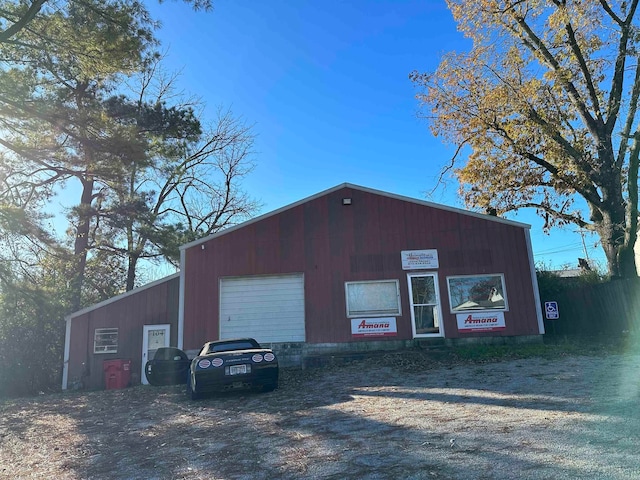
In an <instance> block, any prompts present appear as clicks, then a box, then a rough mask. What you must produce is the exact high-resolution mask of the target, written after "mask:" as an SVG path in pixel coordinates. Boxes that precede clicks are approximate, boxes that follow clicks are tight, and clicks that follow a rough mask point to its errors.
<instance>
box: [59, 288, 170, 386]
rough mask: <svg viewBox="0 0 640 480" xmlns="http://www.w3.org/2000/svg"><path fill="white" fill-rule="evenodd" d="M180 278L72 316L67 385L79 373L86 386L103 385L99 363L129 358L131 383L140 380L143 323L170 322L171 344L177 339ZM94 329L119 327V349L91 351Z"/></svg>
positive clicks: (136, 382) (101, 369)
mask: <svg viewBox="0 0 640 480" xmlns="http://www.w3.org/2000/svg"><path fill="white" fill-rule="evenodd" d="M179 286H180V279H179V278H178V277H172V278H169V279H168V280H167V281H165V282H160V283H158V284H156V285H153V286H150V287H148V288H144V287H143V288H141V289H140V291H135V290H134V291H132V292H130V293H129V294H125V295H123V296H122V298H119V297H116V298H115V299H113V300H114V301H110V302H108V303H106V304H105V305H103V306H97V308H95V309H91V310H89V311H86V312H80V313H79V314H77V315H74V316H72V319H71V336H70V344H69V367H68V368H69V372H68V382H69V385H71V384H72V382H74V381H75V380H77V379H79V378H80V377H81V376H82V373H83V370H84V369H85V368H86V369H87V371H88V373H89V376H88V378H86V379H85V380H84V382H85V387H86V388H89V389H100V388H104V374H103V368H102V363H103V361H104V360H113V359H130V360H131V361H132V364H131V375H132V377H131V383H132V384H139V383H140V371H141V368H142V365H141V361H142V327H143V325H153V324H170V325H171V334H170V335H171V345H172V346H176V344H177V338H178V297H179ZM97 328H118V352H117V353H109V354H94V353H93V339H94V333H95V330H96V329H97Z"/></svg>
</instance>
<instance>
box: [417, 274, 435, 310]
mask: <svg viewBox="0 0 640 480" xmlns="http://www.w3.org/2000/svg"><path fill="white" fill-rule="evenodd" d="M411 292H412V296H413V304H414V305H424V304H430V305H433V304H435V303H436V287H435V282H434V278H433V277H431V276H428V277H411Z"/></svg>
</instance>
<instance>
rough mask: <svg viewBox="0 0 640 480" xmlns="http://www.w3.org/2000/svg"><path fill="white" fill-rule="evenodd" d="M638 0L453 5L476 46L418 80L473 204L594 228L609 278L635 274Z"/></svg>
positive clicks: (502, 0) (639, 148) (474, 0)
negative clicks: (453, 149) (527, 210)
mask: <svg viewBox="0 0 640 480" xmlns="http://www.w3.org/2000/svg"><path fill="white" fill-rule="evenodd" d="M638 1H639V0H630V1H617V0H610V1H608V0H521V1H515V0H468V1H465V0H448V1H447V3H448V5H449V8H450V10H451V12H452V13H453V16H454V18H455V20H456V22H457V24H458V29H459V30H460V31H461V32H463V33H464V34H465V36H467V37H468V38H470V39H471V40H472V41H473V46H472V48H471V50H470V51H469V52H465V53H459V52H451V53H448V54H446V55H445V56H443V58H442V60H441V63H440V65H439V67H438V69H437V70H436V71H435V72H432V73H420V72H413V73H412V74H411V79H412V80H413V81H414V82H415V84H416V85H418V87H419V88H420V93H419V94H418V98H419V100H420V101H421V105H422V108H423V110H421V115H424V116H425V117H427V118H429V119H430V121H431V122H430V123H431V128H432V131H433V133H434V134H435V135H436V136H438V137H441V138H443V139H444V140H445V141H447V142H450V143H453V144H455V145H457V146H458V147H459V148H458V150H457V151H458V152H459V153H458V154H456V155H455V156H454V158H452V159H451V164H450V165H448V166H446V167H445V169H452V170H453V171H454V172H455V175H456V176H457V178H458V180H459V182H460V189H461V192H462V195H463V198H464V200H465V202H466V204H467V205H468V206H470V207H473V208H477V209H482V210H485V211H489V210H495V211H496V212H497V213H498V214H504V213H505V212H509V211H515V210H519V209H522V208H533V209H535V210H536V211H537V212H538V213H539V214H540V215H541V216H542V217H543V218H544V219H545V229H546V230H548V229H550V228H551V227H553V226H562V225H569V224H575V225H577V226H579V227H581V228H584V229H587V230H590V231H592V232H595V233H597V235H598V236H599V238H600V242H601V245H602V247H603V249H604V252H605V255H606V258H607V262H608V269H609V274H610V275H611V276H612V277H631V276H635V275H636V267H635V263H634V252H633V247H634V245H635V243H636V239H637V236H638V232H637V230H638V164H639V161H638V159H639V155H640V124H639V121H638V118H637V109H638V96H639V95H640V62H639V59H640V48H639V47H640V45H639V43H640V28H639V27H640V25H639V24H638V18H637V11H638ZM467 151H469V152H470V154H469V156H468V158H466V159H465V161H463V159H462V158H461V157H462V155H461V154H460V152H467ZM580 198H581V199H582V200H584V202H586V208H585V207H584V203H583V202H582V201H579V200H580Z"/></svg>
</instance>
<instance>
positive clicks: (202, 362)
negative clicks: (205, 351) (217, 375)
mask: <svg viewBox="0 0 640 480" xmlns="http://www.w3.org/2000/svg"><path fill="white" fill-rule="evenodd" d="M198 366H199V367H200V368H209V367H210V366H211V362H210V361H209V360H207V359H206V358H205V359H204V360H200V361H199V362H198Z"/></svg>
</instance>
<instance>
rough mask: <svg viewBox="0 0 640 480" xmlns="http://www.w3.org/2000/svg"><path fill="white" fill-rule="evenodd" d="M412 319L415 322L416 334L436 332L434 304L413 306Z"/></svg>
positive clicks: (436, 320) (436, 317)
mask: <svg viewBox="0 0 640 480" xmlns="http://www.w3.org/2000/svg"><path fill="white" fill-rule="evenodd" d="M413 314H414V319H415V322H416V334H418V335H420V334H424V333H438V332H439V328H438V327H439V325H438V315H437V314H436V307H435V306H417V307H413Z"/></svg>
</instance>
